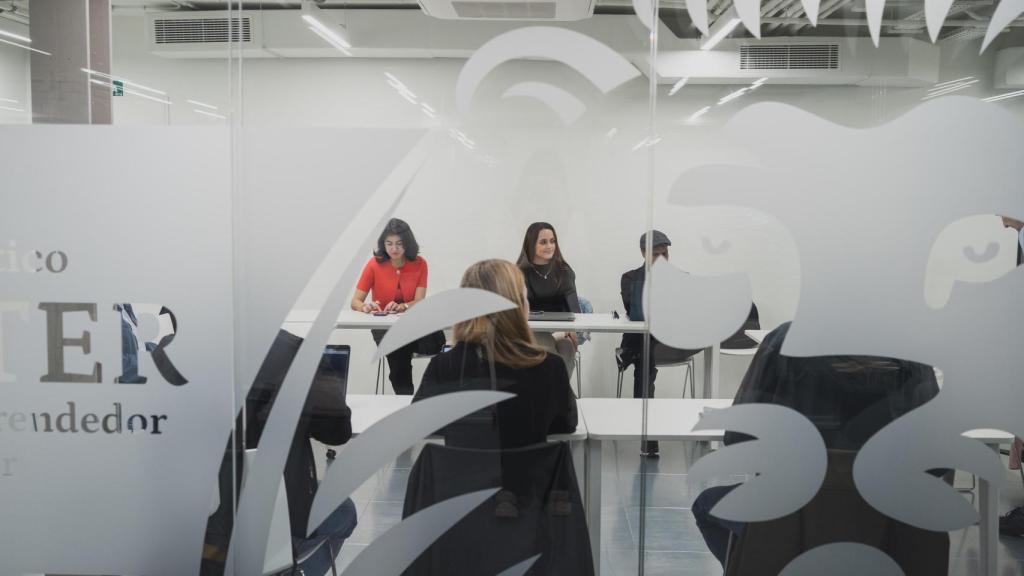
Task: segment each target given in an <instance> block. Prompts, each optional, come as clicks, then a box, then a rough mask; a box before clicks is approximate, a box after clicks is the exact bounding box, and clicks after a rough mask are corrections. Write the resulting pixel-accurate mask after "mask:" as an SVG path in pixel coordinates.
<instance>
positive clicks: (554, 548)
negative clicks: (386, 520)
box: [402, 443, 594, 576]
mask: <svg viewBox="0 0 1024 576" xmlns="http://www.w3.org/2000/svg"><path fill="white" fill-rule="evenodd" d="M498 487H500V488H501V490H500V491H499V492H498V493H496V494H495V495H494V496H492V497H491V498H488V499H487V500H486V501H484V503H483V504H481V505H480V506H478V507H477V508H475V509H474V510H473V511H472V512H470V514H469V515H468V516H466V517H465V518H463V519H462V520H461V521H459V522H458V523H457V524H455V526H454V527H452V529H451V530H449V531H448V532H447V533H445V534H444V535H443V536H442V537H441V538H440V539H438V540H437V541H436V542H435V543H434V544H433V545H432V546H431V547H430V548H428V549H427V551H426V552H424V553H423V554H422V555H421V556H420V557H419V558H418V559H417V560H416V561H415V562H414V563H413V564H412V565H411V566H410V567H409V568H408V569H407V570H406V571H405V572H404V574H405V575H406V576H426V575H434V576H441V575H451V574H498V573H500V572H502V571H504V570H506V569H508V568H510V567H512V566H514V565H516V564H518V563H520V562H522V561H524V560H526V559H528V558H531V557H533V556H535V555H538V554H539V555H540V558H539V559H538V560H537V561H536V563H534V565H533V567H532V568H531V569H530V570H529V571H528V572H527V573H526V574H527V575H530V576H540V575H547V576H587V575H588V574H593V573H594V565H593V557H592V555H591V550H590V537H589V533H588V532H587V523H586V519H585V516H584V510H583V501H582V499H581V497H580V494H579V490H578V484H577V481H576V473H575V471H574V469H573V465H572V455H571V453H570V450H569V447H568V445H567V444H565V443H553V444H540V445H537V446H532V447H527V448H517V449H512V450H504V451H499V450H475V449H467V448H448V447H444V446H439V445H436V444H428V445H426V446H425V447H424V449H423V452H422V454H420V457H419V460H418V461H417V462H416V465H415V466H414V467H413V469H412V472H411V474H410V477H409V486H408V490H407V491H406V496H405V507H404V510H403V513H402V515H403V517H408V516H410V515H412V514H414V513H416V512H417V511H419V510H422V509H424V508H427V507H428V506H432V505H434V504H437V503H438V502H441V501H443V500H447V499H449V498H453V497H456V496H460V495H463V494H466V493H469V492H475V491H478V490H484V489H487V488H498Z"/></svg>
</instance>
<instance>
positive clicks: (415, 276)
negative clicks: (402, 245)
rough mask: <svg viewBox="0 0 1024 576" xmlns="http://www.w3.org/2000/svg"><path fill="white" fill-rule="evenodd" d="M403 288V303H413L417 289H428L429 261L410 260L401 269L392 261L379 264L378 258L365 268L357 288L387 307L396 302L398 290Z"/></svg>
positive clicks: (418, 258) (420, 258)
mask: <svg viewBox="0 0 1024 576" xmlns="http://www.w3.org/2000/svg"><path fill="white" fill-rule="evenodd" d="M399 286H401V288H402V302H412V301H413V300H414V299H415V298H416V289H417V288H426V287H427V261H426V260H424V259H423V257H422V256H417V257H416V259H415V260H409V261H407V262H406V263H405V265H403V266H402V267H401V268H395V267H394V266H392V265H391V261H390V260H385V261H383V262H378V261H377V259H376V258H370V261H369V262H367V263H366V266H364V267H363V273H362V274H361V275H360V276H359V283H358V284H356V288H358V289H359V290H362V291H363V292H367V293H369V294H370V300H372V301H375V302H380V305H381V306H382V307H383V306H387V305H388V302H395V301H396V300H395V296H396V294H397V290H396V288H397V287H399Z"/></svg>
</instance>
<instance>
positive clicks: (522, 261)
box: [516, 222, 572, 282]
mask: <svg viewBox="0 0 1024 576" xmlns="http://www.w3.org/2000/svg"><path fill="white" fill-rule="evenodd" d="M541 230H551V234H552V235H553V236H554V238H555V257H554V258H552V259H551V263H552V264H553V265H554V269H555V270H559V271H561V270H572V267H571V266H569V263H568V262H566V261H565V258H563V257H562V245H561V243H560V242H559V241H558V232H555V227H554V226H552V225H551V224H548V223H547V222H534V223H533V224H530V227H529V228H527V229H526V237H525V238H523V249H522V250H521V251H520V252H519V260H518V261H517V262H516V266H519V268H520V269H521V270H523V271H524V273H525V272H529V270H530V269H531V268H533V250H534V248H536V246H537V238H539V237H540V232H541ZM557 276H558V277H559V278H558V281H559V282H561V274H558V275H557Z"/></svg>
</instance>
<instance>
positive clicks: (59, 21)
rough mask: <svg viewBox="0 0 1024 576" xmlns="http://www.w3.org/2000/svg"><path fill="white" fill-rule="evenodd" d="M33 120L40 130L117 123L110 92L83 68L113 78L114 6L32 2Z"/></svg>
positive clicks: (81, 0) (88, 0) (96, 0)
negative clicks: (43, 126) (93, 81)
mask: <svg viewBox="0 0 1024 576" xmlns="http://www.w3.org/2000/svg"><path fill="white" fill-rule="evenodd" d="M29 18H30V22H29V30H30V33H31V37H32V47H33V48H36V49H39V50H43V51H46V52H49V53H50V54H51V55H50V56H47V55H46V54H40V53H37V52H33V53H32V64H31V66H32V68H31V73H32V116H33V122H35V123H37V124H89V123H103V124H107V123H110V121H111V106H110V89H109V88H104V87H102V86H97V85H95V84H90V83H89V75H88V74H86V73H85V72H83V71H82V69H83V68H88V69H91V70H97V71H99V72H104V73H107V74H109V73H110V45H111V42H110V0H32V4H31V12H30V14H29ZM108 83H109V82H108Z"/></svg>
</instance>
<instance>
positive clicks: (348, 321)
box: [285, 309, 720, 398]
mask: <svg viewBox="0 0 1024 576" xmlns="http://www.w3.org/2000/svg"><path fill="white" fill-rule="evenodd" d="M317 313H318V311H317V310H292V311H291V312H290V313H289V314H288V316H287V318H286V319H285V328H286V329H287V330H288V331H289V332H291V333H293V334H295V335H297V336H300V337H304V336H305V335H306V332H307V331H308V330H309V326H310V325H311V324H312V323H313V321H314V320H316V315H317ZM400 316H401V314H389V315H387V316H374V315H373V314H366V313H364V312H357V311H355V310H351V309H348V310H342V311H341V313H340V314H338V319H337V323H336V324H335V329H336V330H387V329H388V328H390V327H391V325H393V324H394V323H395V322H397V321H398V319H399V317H400ZM529 325H530V329H531V330H533V331H534V332H594V333H597V332H601V333H613V334H614V333H618V334H623V333H643V332H646V331H647V329H648V327H647V323H646V322H639V321H633V320H627V319H625V318H614V317H613V316H612V315H611V314H576V315H575V319H574V320H571V321H563V322H557V321H549V320H530V321H529ZM719 354H720V351H719V347H718V345H717V344H716V345H715V346H709V347H707V348H705V349H704V356H703V358H704V379H703V380H704V381H703V386H704V389H703V396H704V397H705V398H714V397H716V396H718V374H719Z"/></svg>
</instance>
